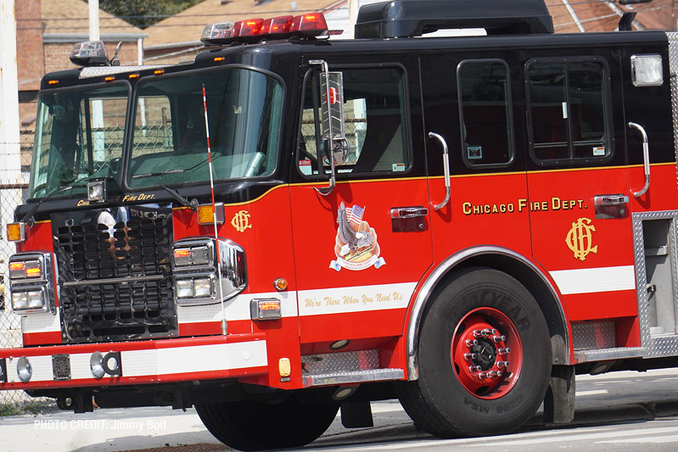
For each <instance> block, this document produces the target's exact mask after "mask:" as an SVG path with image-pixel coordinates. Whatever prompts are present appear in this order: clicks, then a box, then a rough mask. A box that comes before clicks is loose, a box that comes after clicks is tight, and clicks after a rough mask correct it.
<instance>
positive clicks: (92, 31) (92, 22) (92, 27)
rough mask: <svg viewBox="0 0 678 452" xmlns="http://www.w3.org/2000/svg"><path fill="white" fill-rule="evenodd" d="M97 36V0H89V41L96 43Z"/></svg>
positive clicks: (98, 36)
mask: <svg viewBox="0 0 678 452" xmlns="http://www.w3.org/2000/svg"><path fill="white" fill-rule="evenodd" d="M100 38H101V36H100V35H99V0H89V40H90V41H98V40H99V39H100Z"/></svg>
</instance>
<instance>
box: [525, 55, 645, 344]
mask: <svg viewBox="0 0 678 452" xmlns="http://www.w3.org/2000/svg"><path fill="white" fill-rule="evenodd" d="M524 74H525V89H526V99H527V105H526V107H527V108H526V112H527V134H528V137H529V143H528V144H529V165H530V166H529V171H528V189H529V200H528V201H529V204H528V206H527V208H528V209H529V212H530V225H531V228H532V247H533V255H534V258H535V260H536V261H538V262H539V264H541V265H542V266H543V267H544V268H545V269H546V270H547V271H548V272H549V273H550V275H551V277H552V278H553V280H554V282H555V284H556V286H557V288H558V290H559V291H560V294H561V295H562V299H563V300H564V304H565V309H566V312H567V315H568V316H569V319H570V321H571V322H573V326H572V330H573V338H574V348H575V349H582V350H583V349H604V348H612V347H617V346H628V345H638V344H637V343H636V344H633V343H632V342H628V341H629V340H630V339H629V332H630V331H631V329H632V328H633V327H634V326H633V323H634V319H635V316H636V315H637V303H636V290H635V289H636V282H635V267H634V247H633V228H632V225H631V216H630V214H629V202H630V198H629V196H630V195H631V193H630V190H629V187H628V167H627V165H626V156H625V146H624V139H623V137H624V133H625V131H626V126H625V124H624V118H623V115H622V114H621V113H622V111H623V109H622V108H621V105H620V101H621V95H619V96H614V98H615V99H617V100H615V101H613V96H612V89H613V88H612V87H613V86H614V85H615V84H614V83H613V80H612V77H613V75H614V77H619V73H618V68H615V67H614V66H613V63H608V59H607V58H605V57H603V56H586V57H579V56H571V57H560V58H552V57H550V56H548V57H546V56H545V57H543V58H542V57H535V58H532V59H530V60H527V61H526V62H525V63H524Z"/></svg>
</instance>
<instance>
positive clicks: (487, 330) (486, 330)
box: [480, 328, 492, 337]
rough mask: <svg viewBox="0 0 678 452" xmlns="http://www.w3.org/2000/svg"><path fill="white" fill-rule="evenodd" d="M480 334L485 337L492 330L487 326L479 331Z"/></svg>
mask: <svg viewBox="0 0 678 452" xmlns="http://www.w3.org/2000/svg"><path fill="white" fill-rule="evenodd" d="M480 334H482V335H483V336H485V337H487V336H489V335H490V334H492V330H490V329H489V328H485V329H484V330H483V331H481V332H480Z"/></svg>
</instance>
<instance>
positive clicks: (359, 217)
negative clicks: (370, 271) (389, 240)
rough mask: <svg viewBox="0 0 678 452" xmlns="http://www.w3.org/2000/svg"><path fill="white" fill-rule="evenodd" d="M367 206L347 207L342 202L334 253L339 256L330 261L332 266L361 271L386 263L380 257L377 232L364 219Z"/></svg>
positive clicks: (337, 268) (337, 269)
mask: <svg viewBox="0 0 678 452" xmlns="http://www.w3.org/2000/svg"><path fill="white" fill-rule="evenodd" d="M364 214H365V208H364V207H360V206H357V205H354V206H352V207H350V208H346V206H345V205H344V203H343V202H342V203H341V205H340V206H339V215H338V218H337V223H339V226H338V227H337V237H336V240H335V244H334V254H335V256H336V257H337V259H336V260H333V261H332V262H331V263H330V268H332V269H334V270H336V271H340V270H341V268H342V267H344V268H345V269H347V270H353V271H360V270H365V269H367V268H370V267H371V266H373V265H374V268H379V267H381V266H382V265H385V264H386V261H385V260H384V258H383V257H379V251H380V250H379V243H377V233H376V232H375V231H374V228H371V227H370V224H369V223H368V222H367V221H363V215H364Z"/></svg>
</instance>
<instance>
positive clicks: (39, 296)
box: [12, 287, 47, 313]
mask: <svg viewBox="0 0 678 452" xmlns="http://www.w3.org/2000/svg"><path fill="white" fill-rule="evenodd" d="M45 301H46V299H45V290H44V289H43V288H42V287H36V288H33V290H25V291H24V290H22V291H20V292H19V291H12V310H13V311H15V312H17V313H19V312H21V311H46V310H47V309H46V303H45Z"/></svg>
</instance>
